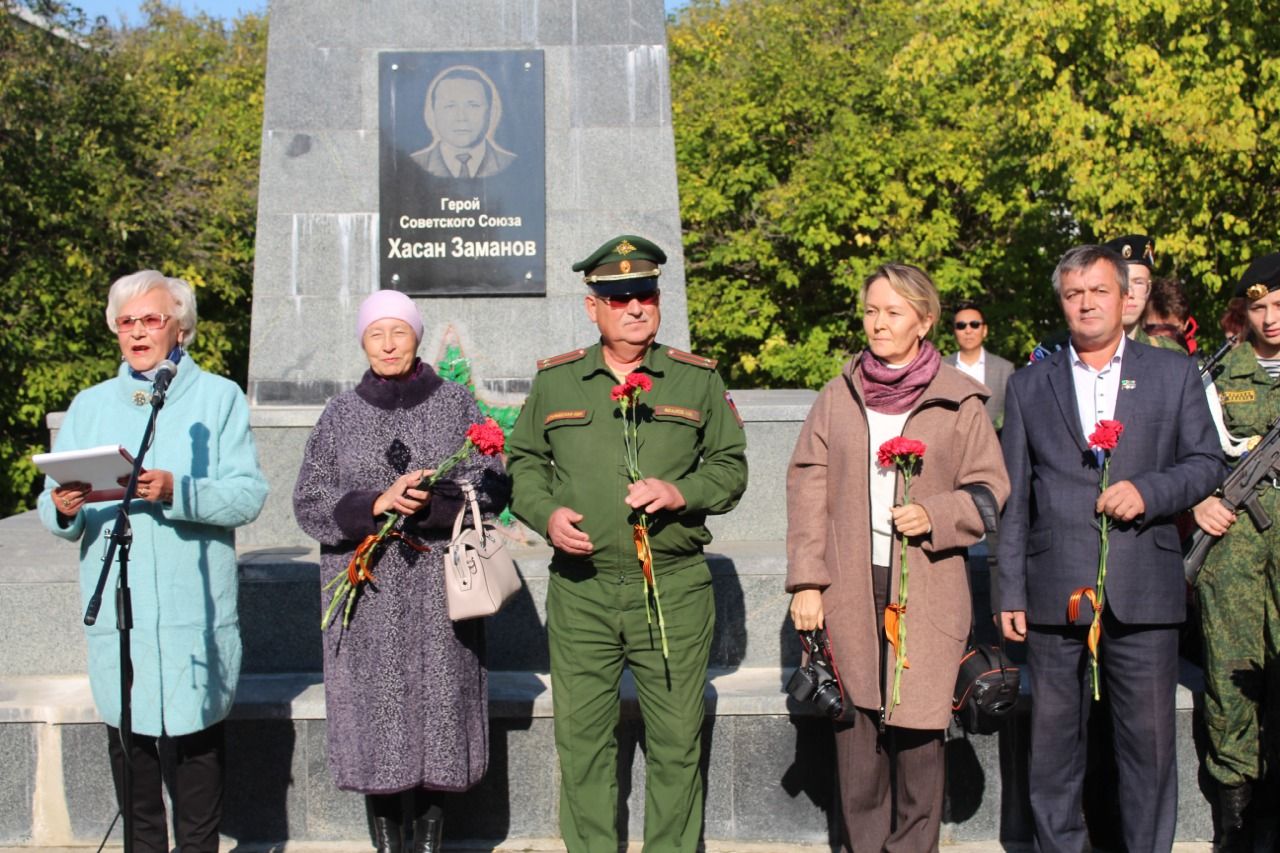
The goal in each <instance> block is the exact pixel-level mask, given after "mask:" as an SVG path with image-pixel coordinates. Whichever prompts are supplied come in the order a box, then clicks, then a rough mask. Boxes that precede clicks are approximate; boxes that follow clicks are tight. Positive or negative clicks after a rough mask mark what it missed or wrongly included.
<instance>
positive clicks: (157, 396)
mask: <svg viewBox="0 0 1280 853" xmlns="http://www.w3.org/2000/svg"><path fill="white" fill-rule="evenodd" d="M165 390H166V389H164V388H159V387H157V388H156V389H155V390H153V392H152V394H151V417H150V418H148V419H147V428H146V429H145V430H143V433H142V444H141V446H139V448H138V452H137V453H135V454H134V456H133V470H132V471H131V472H130V473H129V484H128V485H127V486H125V490H124V498H123V499H122V500H121V501H120V506H119V507H117V508H116V522H115V526H113V527H112V528H111V533H110V534H108V536H107V553H106V554H104V555H103V558H102V571H101V573H100V574H99V575H98V585H97V586H96V587H95V588H94V590H93V596H92V597H91V598H90V599H89V606H88V607H87V608H85V612H84V624H86V625H92V624H94V623H95V622H97V621H98V609H99V608H101V607H102V591H103V589H104V588H105V587H106V585H107V575H109V574H110V573H111V564H112V563H113V562H114V560H115V555H116V551H117V550H119V552H120V575H119V579H118V580H117V581H116V630H117V631H118V632H119V633H120V748H121V749H122V750H123V751H124V762H123V766H122V772H121V774H120V775H121V783H122V784H121V788H122V793H121V796H120V813H121V816H122V817H123V819H124V826H123V832H124V853H133V766H132V764H133V658H132V655H131V650H130V644H129V632H130V631H132V630H133V600H132V598H131V597H130V595H129V548H130V547H131V546H132V545H133V526H132V525H131V524H130V523H129V510H130V509H131V504H132V503H133V499H134V496H135V495H136V494H137V493H138V475H139V474H141V473H142V459H143V457H144V456H145V455H146V453H147V450H148V449H149V448H150V447H151V438H152V435H153V434H154V433H155V429H156V416H157V415H159V414H160V410H161V409H162V408H164V398H165Z"/></svg>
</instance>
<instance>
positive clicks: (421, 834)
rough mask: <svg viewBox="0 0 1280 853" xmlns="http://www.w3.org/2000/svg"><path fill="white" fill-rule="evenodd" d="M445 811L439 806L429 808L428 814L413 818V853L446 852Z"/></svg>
mask: <svg viewBox="0 0 1280 853" xmlns="http://www.w3.org/2000/svg"><path fill="white" fill-rule="evenodd" d="M443 836H444V812H443V811H441V810H440V807H439V806H432V807H431V808H429V809H427V811H426V814H424V815H422V816H421V817H415V818H414V819H413V848H412V853H444V845H443V842H442V840H441V839H442V838H443Z"/></svg>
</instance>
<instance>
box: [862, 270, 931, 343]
mask: <svg viewBox="0 0 1280 853" xmlns="http://www.w3.org/2000/svg"><path fill="white" fill-rule="evenodd" d="M880 279H884V280H885V281H887V282H889V287H891V288H893V291H894V293H896V294H898V295H899V296H901V297H902V298H903V299H905V300H907V304H909V305H910V306H911V307H912V308H914V309H915V312H916V314H917V315H919V317H920V319H921V320H927V319H929V318H930V317H932V318H933V320H932V323H931V325H930V326H929V334H933V330H934V328H935V327H936V326H937V325H938V318H939V316H940V315H941V314H942V299H941V297H939V296H938V288H937V286H936V285H934V283H933V279H931V278H929V274H928V273H926V272H925V271H924V270H922V269H920V268H919V267H916V266H912V265H911V264H883V265H881V266H879V267H876V270H875V272H873V273H871V275H869V276H867V277H866V278H865V279H864V280H863V282H862V290H861V291H859V292H858V301H859V302H861V303H862V304H863V305H865V304H866V303H867V291H868V290H870V289H871V285H873V284H875V283H876V282H877V281H878V280H880Z"/></svg>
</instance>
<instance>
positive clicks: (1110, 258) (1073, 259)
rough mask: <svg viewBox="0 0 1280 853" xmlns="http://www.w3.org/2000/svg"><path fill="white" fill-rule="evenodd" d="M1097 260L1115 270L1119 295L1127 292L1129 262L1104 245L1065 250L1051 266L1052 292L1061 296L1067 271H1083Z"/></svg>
mask: <svg viewBox="0 0 1280 853" xmlns="http://www.w3.org/2000/svg"><path fill="white" fill-rule="evenodd" d="M1098 261H1106V262H1107V263H1109V264H1111V266H1112V267H1113V268H1114V269H1115V271H1116V284H1117V285H1119V286H1120V295H1122V296H1127V295H1128V293H1129V264H1128V262H1126V261H1125V259H1124V258H1122V257H1120V253H1119V252H1117V251H1116V250H1115V249H1108V248H1107V247H1106V246H1093V245H1087V246H1075V247H1073V248H1070V249H1068V250H1067V253H1066V254H1065V255H1063V256H1062V260H1060V261H1058V265H1057V266H1056V267H1054V268H1053V292H1054V295H1055V296H1057V297H1058V298H1059V299H1061V298H1062V277H1063V276H1065V275H1066V274H1067V273H1069V272H1084V271H1085V270H1087V269H1089V268H1090V267H1092V266H1093V265H1094V264H1096V263H1097V262H1098Z"/></svg>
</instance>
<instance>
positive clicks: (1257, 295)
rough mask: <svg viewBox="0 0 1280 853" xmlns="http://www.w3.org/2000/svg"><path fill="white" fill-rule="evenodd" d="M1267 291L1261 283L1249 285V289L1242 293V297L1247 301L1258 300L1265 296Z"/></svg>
mask: <svg viewBox="0 0 1280 853" xmlns="http://www.w3.org/2000/svg"><path fill="white" fill-rule="evenodd" d="M1267 291H1268V288H1267V286H1266V285H1265V284H1263V283H1262V282H1258V283H1257V284H1251V285H1249V289H1248V290H1246V291H1245V292H1244V295H1245V296H1247V297H1248V298H1249V299H1253V300H1258V299H1261V298H1262V297H1264V296H1266V295H1267Z"/></svg>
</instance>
